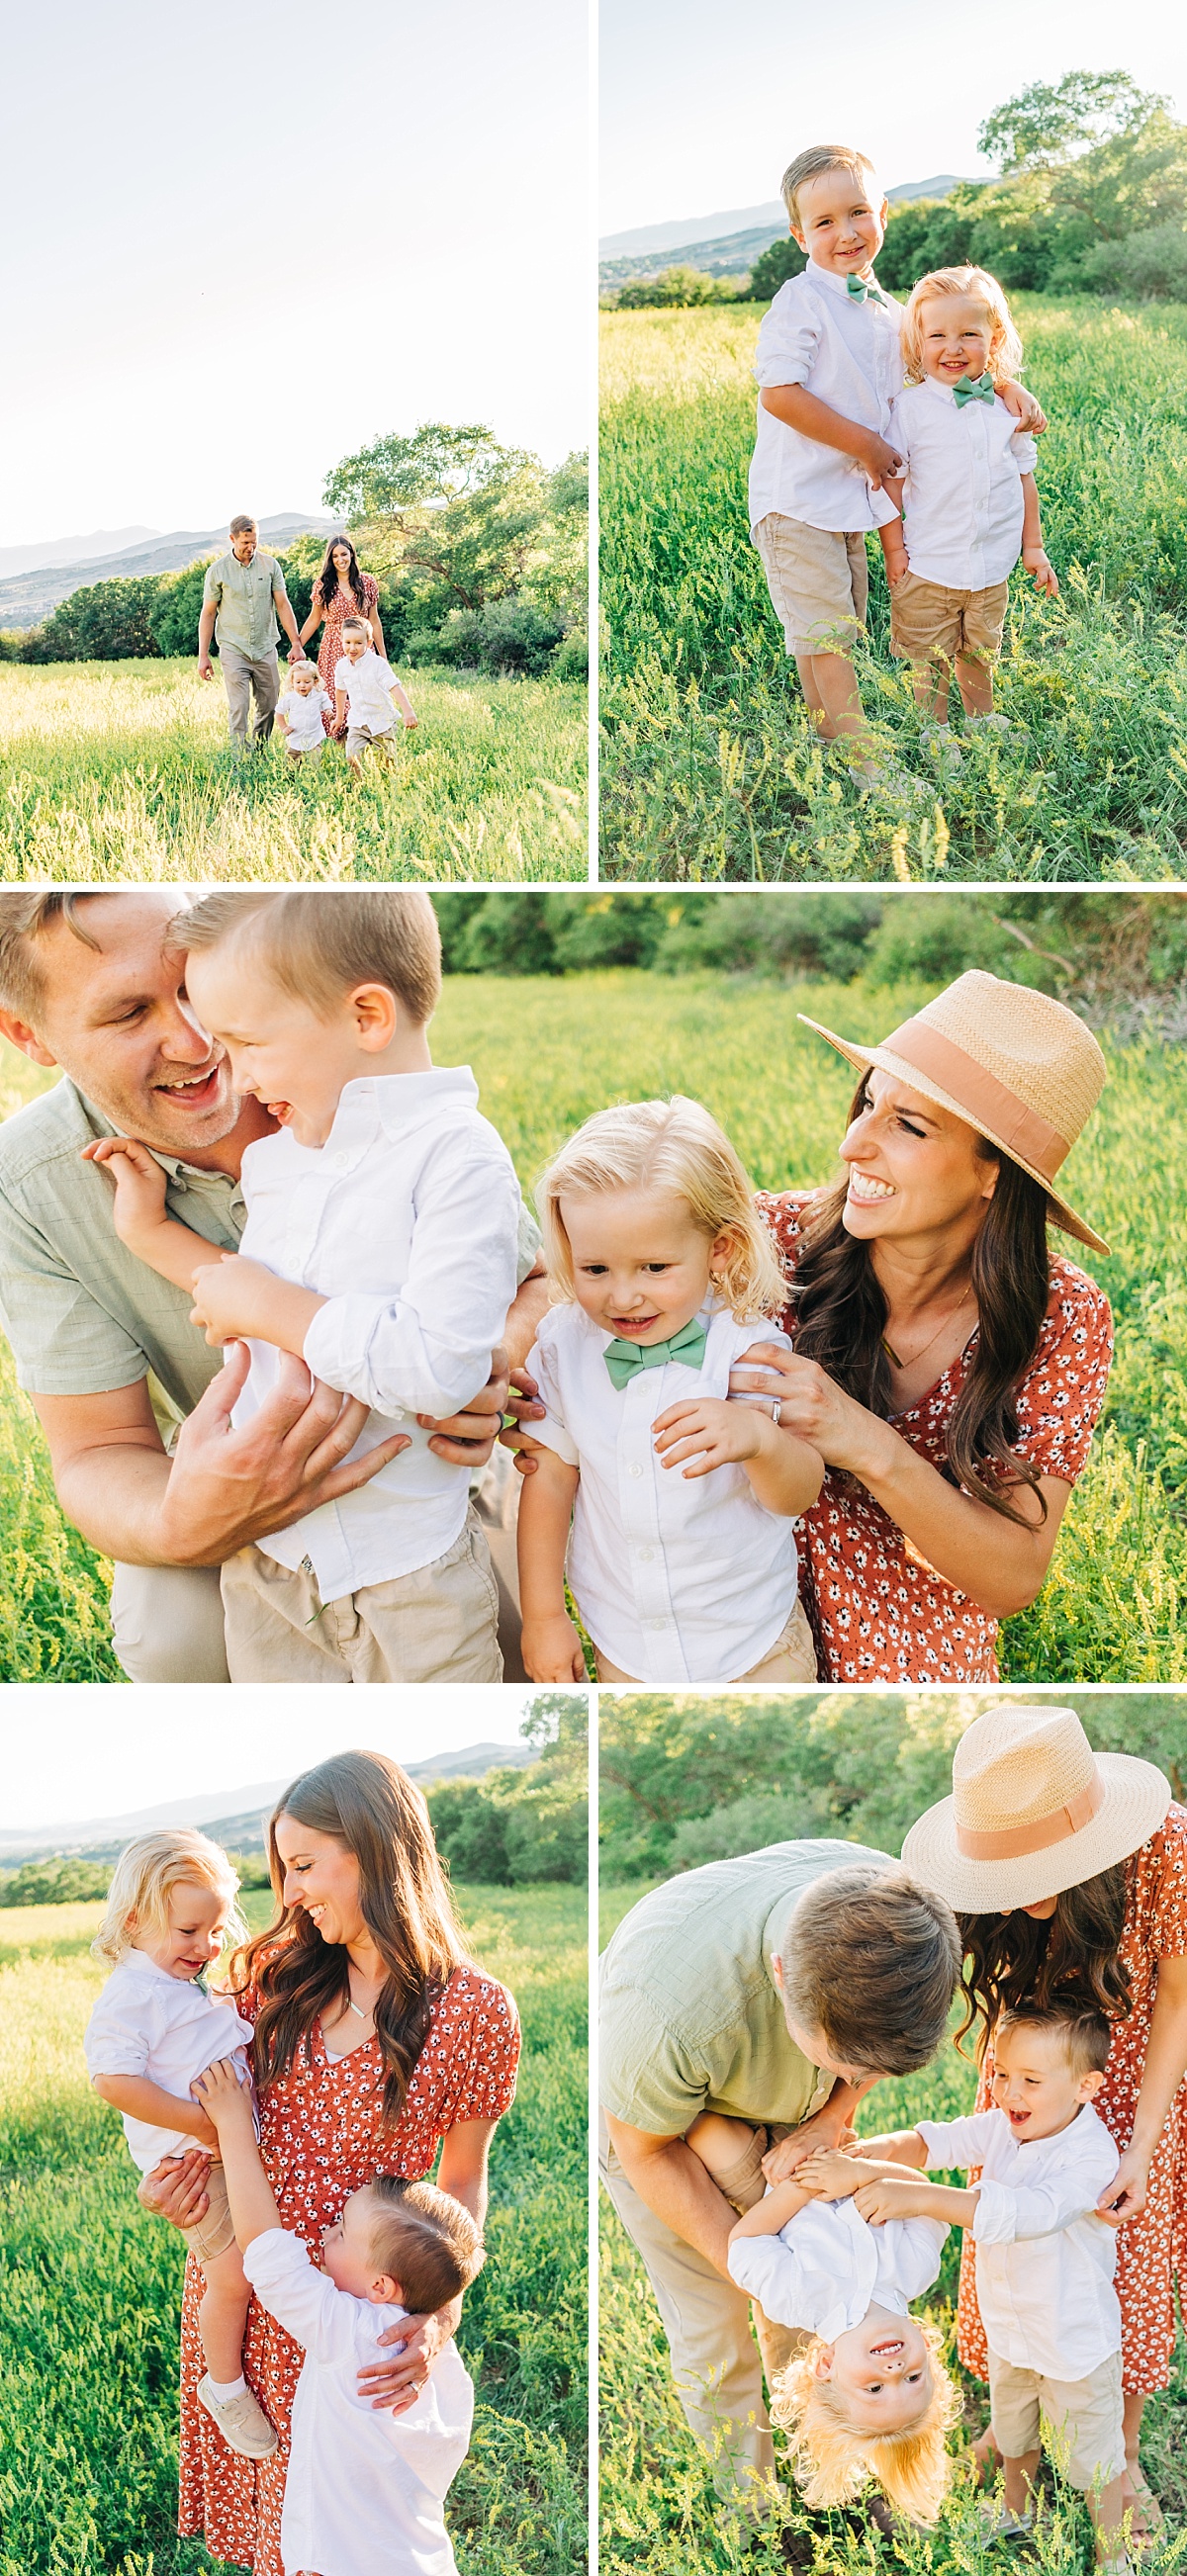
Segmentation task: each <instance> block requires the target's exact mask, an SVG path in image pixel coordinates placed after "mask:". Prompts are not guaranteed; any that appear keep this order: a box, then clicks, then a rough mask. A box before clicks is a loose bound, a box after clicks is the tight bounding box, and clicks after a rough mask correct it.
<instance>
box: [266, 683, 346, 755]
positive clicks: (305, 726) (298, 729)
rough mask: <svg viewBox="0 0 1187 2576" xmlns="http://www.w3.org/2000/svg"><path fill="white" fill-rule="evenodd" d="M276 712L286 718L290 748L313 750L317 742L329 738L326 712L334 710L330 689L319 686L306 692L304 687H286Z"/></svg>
mask: <svg viewBox="0 0 1187 2576" xmlns="http://www.w3.org/2000/svg"><path fill="white" fill-rule="evenodd" d="M276 712H277V715H279V716H283V717H284V721H285V724H286V726H287V728H288V730H287V733H286V735H285V744H286V747H287V748H288V749H289V750H291V751H312V749H313V747H314V745H315V743H319V742H324V741H325V738H326V729H325V726H324V725H323V723H322V717H323V715H327V716H329V715H332V714H333V712H334V710H333V707H332V706H331V704H330V693H329V690H328V689H323V688H321V687H320V686H319V687H318V688H316V689H306V690H305V691H304V694H302V692H301V690H300V689H286V690H285V693H284V696H283V697H282V699H281V701H280V705H279V706H278V708H277V710H276Z"/></svg>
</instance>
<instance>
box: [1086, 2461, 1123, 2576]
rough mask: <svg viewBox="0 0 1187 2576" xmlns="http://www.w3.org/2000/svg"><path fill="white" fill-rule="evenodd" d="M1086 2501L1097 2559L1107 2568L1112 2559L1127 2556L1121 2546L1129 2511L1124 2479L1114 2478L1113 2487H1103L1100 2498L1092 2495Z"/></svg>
mask: <svg viewBox="0 0 1187 2576" xmlns="http://www.w3.org/2000/svg"><path fill="white" fill-rule="evenodd" d="M1085 2501H1086V2503H1087V2506H1088V2510H1089V2513H1090V2514H1091V2516H1092V2523H1093V2529H1094V2530H1095V2532H1096V2555H1097V2558H1098V2560H1099V2561H1100V2563H1101V2565H1102V2566H1107V2565H1108V2563H1109V2560H1110V2559H1111V2558H1118V2559H1120V2558H1122V2557H1123V2556H1124V2555H1125V2553H1124V2550H1123V2548H1122V2544H1121V2525H1122V2523H1123V2521H1124V2519H1125V2515H1126V2512H1127V2510H1128V2507H1127V2504H1126V2497H1125V2479H1124V2477H1119V2478H1114V2479H1113V2481H1112V2483H1111V2485H1109V2486H1107V2487H1102V2489H1101V2492H1100V2495H1099V2497H1098V2496H1095V2495H1090V2496H1088V2497H1086V2499H1085Z"/></svg>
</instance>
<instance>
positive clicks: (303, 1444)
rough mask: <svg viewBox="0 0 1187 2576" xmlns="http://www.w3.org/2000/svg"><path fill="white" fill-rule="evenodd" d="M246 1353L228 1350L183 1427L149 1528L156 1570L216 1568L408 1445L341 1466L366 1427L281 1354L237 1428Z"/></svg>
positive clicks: (350, 1404)
mask: <svg viewBox="0 0 1187 2576" xmlns="http://www.w3.org/2000/svg"><path fill="white" fill-rule="evenodd" d="M250 1366H251V1354H250V1352H249V1351H248V1350H247V1348H246V1346H245V1345H244V1344H243V1343H241V1342H240V1343H232V1344H231V1346H230V1349H229V1351H228V1355H227V1361H226V1365H225V1366H224V1368H223V1369H222V1370H221V1371H220V1373H219V1375H218V1376H217V1377H216V1378H215V1380H214V1383H213V1385H211V1386H208V1387H207V1389H206V1393H205V1395H204V1396H203V1397H202V1399H201V1402H200V1403H199V1404H197V1405H195V1407H194V1410H193V1412H192V1413H191V1415H190V1417H189V1420H188V1422H185V1423H183V1424H182V1427H181V1431H180V1432H179V1434H178V1440H177V1447H176V1450H175V1452H174V1455H173V1462H172V1465H171V1468H170V1471H169V1481H168V1484H167V1486H166V1488H165V1492H164V1497H163V1499H162V1502H161V1507H160V1511H159V1513H158V1514H157V1517H156V1521H155V1525H154V1536H155V1539H156V1540H157V1542H158V1543H159V1550H160V1552H159V1554H156V1555H154V1557H153V1558H152V1560H151V1562H153V1563H154V1564H158V1565H221V1564H223V1562H224V1560H225V1559H226V1558H227V1557H228V1556H233V1555H234V1554H235V1551H236V1549H237V1548H241V1547H247V1546H249V1545H250V1544H251V1543H252V1542H253V1541H254V1540H255V1539H257V1538H264V1537H266V1536H267V1534H268V1533H269V1532H270V1531H271V1530H278V1529H285V1528H287V1526H288V1524H289V1522H290V1521H297V1520H300V1519H301V1518H302V1517H303V1515H304V1514H305V1513H306V1512H312V1511H316V1510H317V1508H318V1506H319V1504H321V1503H333V1502H337V1501H338V1500H339V1499H340V1497H341V1496H342V1495H343V1494H353V1493H354V1492H355V1491H356V1489H357V1487H358V1486H360V1485H367V1484H369V1483H370V1481H371V1478H372V1476H375V1475H377V1474H378V1472H379V1469H380V1468H381V1467H386V1466H387V1465H388V1463H389V1461H390V1460H391V1459H392V1458H398V1457H399V1454H400V1451H401V1450H402V1449H407V1448H408V1447H410V1445H411V1444H410V1442H409V1439H408V1435H407V1433H406V1432H395V1433H393V1434H392V1436H391V1438H390V1439H387V1440H382V1441H380V1443H379V1445H378V1447H377V1448H375V1449H369V1450H368V1451H367V1453H366V1456H365V1457H362V1458H354V1459H351V1460H350V1461H349V1463H348V1464H344V1463H343V1462H344V1461H345V1460H346V1459H347V1455H348V1452H349V1451H350V1450H351V1449H353V1447H354V1444H355V1442H356V1440H357V1439H358V1437H359V1433H360V1432H361V1430H362V1428H363V1425H364V1423H365V1422H366V1419H367V1407H366V1405H365V1404H360V1403H359V1402H358V1401H357V1400H356V1398H355V1397H354V1396H347V1397H345V1398H343V1397H342V1396H340V1395H339V1394H338V1392H337V1390H336V1388H334V1387H331V1386H323V1385H322V1384H321V1383H320V1380H318V1379H316V1378H311V1376H310V1374H309V1371H308V1369H307V1368H306V1366H305V1362H304V1360H297V1359H294V1358H293V1357H292V1356H291V1354H290V1353H289V1352H287V1351H282V1352H281V1354H280V1358H279V1362H278V1366H277V1380H276V1385H275V1387H274V1388H273V1390H272V1393H271V1394H270V1395H269V1396H268V1397H267V1398H266V1399H265V1401H264V1403H263V1404H262V1405H261V1406H260V1409H259V1412H258V1413H257V1414H254V1415H253V1417H252V1419H251V1421H250V1422H248V1423H245V1424H244V1425H243V1428H242V1429H241V1430H238V1431H237V1430H235V1429H234V1427H233V1425H232V1422H231V1413H232V1409H233V1407H234V1405H235V1404H236V1403H237V1401H238V1398H239V1397H240V1395H241V1394H242V1392H243V1388H244V1386H245V1384H246V1381H247V1373H248V1369H249V1368H250Z"/></svg>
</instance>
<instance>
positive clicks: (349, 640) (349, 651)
mask: <svg viewBox="0 0 1187 2576" xmlns="http://www.w3.org/2000/svg"><path fill="white" fill-rule="evenodd" d="M342 650H343V652H344V653H345V655H346V659H347V661H348V662H361V661H362V658H363V655H364V653H369V652H370V650H371V638H370V636H369V635H356V634H354V633H352V631H351V629H350V628H349V627H348V628H347V629H346V632H345V634H344V635H343V638H342Z"/></svg>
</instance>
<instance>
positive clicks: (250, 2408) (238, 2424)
mask: <svg viewBox="0 0 1187 2576" xmlns="http://www.w3.org/2000/svg"><path fill="white" fill-rule="evenodd" d="M198 2404H199V2406H204V2407H205V2409H206V2412H207V2414H208V2415H209V2416H210V2417H211V2418H212V2420H213V2421H214V2423H216V2424H217V2426H218V2429H219V2431H220V2433H221V2434H222V2437H223V2440H224V2442H225V2443H226V2446H227V2449H228V2450H229V2451H238V2453H239V2455H240V2457H241V2458H242V2459H244V2460H270V2459H271V2457H272V2453H273V2451H274V2450H275V2449H276V2435H275V2433H274V2432H273V2430H272V2427H271V2425H270V2423H269V2421H268V2418H267V2416H266V2415H265V2413H264V2409H263V2407H262V2406H260V2405H258V2404H257V2402H256V2399H255V2398H254V2397H253V2396H252V2393H251V2390H250V2388H243V2389H241V2390H240V2392H239V2395H238V2397H229V2398H227V2399H226V2400H225V2402H224V2403H223V2404H222V2405H220V2404H219V2401H218V2399H217V2397H216V2396H215V2395H214V2392H213V2390H212V2388H211V2385H210V2373H209V2371H207V2373H206V2376H205V2378H204V2379H200V2380H199V2382H198Z"/></svg>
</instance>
